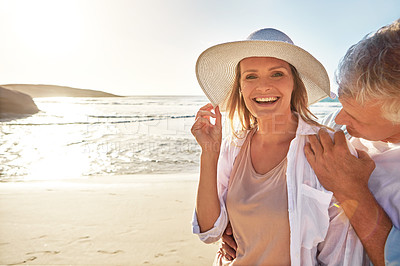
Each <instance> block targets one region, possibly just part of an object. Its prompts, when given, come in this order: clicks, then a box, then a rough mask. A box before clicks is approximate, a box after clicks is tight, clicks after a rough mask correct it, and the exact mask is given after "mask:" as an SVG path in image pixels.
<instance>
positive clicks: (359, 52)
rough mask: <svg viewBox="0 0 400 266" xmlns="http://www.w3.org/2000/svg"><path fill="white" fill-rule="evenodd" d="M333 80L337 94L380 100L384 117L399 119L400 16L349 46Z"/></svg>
mask: <svg viewBox="0 0 400 266" xmlns="http://www.w3.org/2000/svg"><path fill="white" fill-rule="evenodd" d="M336 80H337V83H338V84H339V90H338V92H339V96H340V97H342V98H352V99H355V100H356V101H357V102H358V103H359V104H360V105H364V104H365V103H366V102H368V101H373V102H374V103H376V104H380V105H381V110H382V114H383V116H384V117H385V118H386V119H388V120H389V121H392V122H393V123H400V108H399V106H400V19H398V20H396V21H394V22H393V23H392V24H390V25H388V26H384V27H382V28H380V29H379V30H378V31H377V32H376V33H374V34H370V35H367V36H365V37H364V38H363V39H362V40H361V41H359V42H358V43H357V44H355V45H353V46H351V47H350V48H349V50H348V51H347V53H346V55H345V56H344V57H343V59H342V60H341V62H340V65H339V68H338V72H337V73H336Z"/></svg>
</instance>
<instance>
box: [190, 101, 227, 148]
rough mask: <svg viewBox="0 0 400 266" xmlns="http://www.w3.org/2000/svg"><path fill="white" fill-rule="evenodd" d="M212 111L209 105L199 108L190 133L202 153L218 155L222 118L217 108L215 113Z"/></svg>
mask: <svg viewBox="0 0 400 266" xmlns="http://www.w3.org/2000/svg"><path fill="white" fill-rule="evenodd" d="M212 110H213V106H212V104H211V103H209V104H207V105H205V106H203V107H201V108H200V110H199V111H198V112H197V114H196V121H195V122H194V124H193V126H192V129H191V132H192V134H193V136H194V137H195V138H196V141H197V143H198V144H199V145H200V147H201V149H202V151H203V152H213V153H217V154H219V150H220V147H221V141H222V125H221V117H222V116H221V113H220V111H219V107H218V106H217V107H216V108H215V113H213V112H211V111H212ZM211 117H213V118H215V125H213V124H212V123H211V121H210V118H211Z"/></svg>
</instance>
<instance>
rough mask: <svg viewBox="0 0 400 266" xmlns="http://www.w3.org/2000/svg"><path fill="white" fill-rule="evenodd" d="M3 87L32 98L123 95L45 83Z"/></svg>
mask: <svg viewBox="0 0 400 266" xmlns="http://www.w3.org/2000/svg"><path fill="white" fill-rule="evenodd" d="M0 86H1V87H3V88H6V89H9V90H14V91H19V92H22V93H25V94H27V95H29V96H31V97H32V98H41V97H123V96H120V95H116V94H112V93H108V92H104V91H97V90H87V89H77V88H72V87H67V86H58V85H45V84H6V85H0Z"/></svg>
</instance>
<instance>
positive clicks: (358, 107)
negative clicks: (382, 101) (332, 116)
mask: <svg viewBox="0 0 400 266" xmlns="http://www.w3.org/2000/svg"><path fill="white" fill-rule="evenodd" d="M339 101H340V103H341V104H342V109H343V110H344V111H345V112H346V113H347V114H349V115H350V116H352V117H353V118H355V119H357V120H360V121H362V120H369V119H370V118H371V117H372V116H374V117H375V116H376V115H380V114H381V108H380V105H378V104H376V102H373V101H368V102H366V103H364V104H360V103H359V102H357V101H356V100H355V99H353V98H350V97H340V96H339Z"/></svg>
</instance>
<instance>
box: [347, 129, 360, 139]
mask: <svg viewBox="0 0 400 266" xmlns="http://www.w3.org/2000/svg"><path fill="white" fill-rule="evenodd" d="M346 130H347V132H348V133H349V134H350V135H351V136H352V137H355V138H362V136H361V134H359V133H358V132H357V131H355V130H354V129H352V128H349V127H346Z"/></svg>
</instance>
